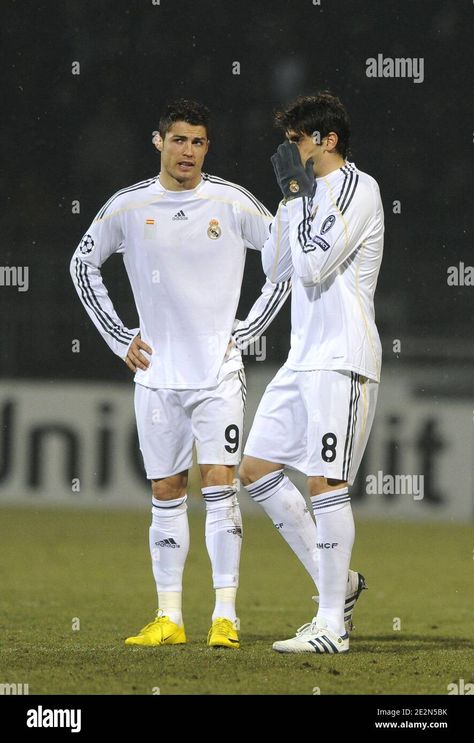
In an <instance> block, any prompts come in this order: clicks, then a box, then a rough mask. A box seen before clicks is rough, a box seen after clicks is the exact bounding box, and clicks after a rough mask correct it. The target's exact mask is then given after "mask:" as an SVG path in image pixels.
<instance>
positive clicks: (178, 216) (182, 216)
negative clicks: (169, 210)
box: [173, 209, 187, 222]
mask: <svg viewBox="0 0 474 743" xmlns="http://www.w3.org/2000/svg"><path fill="white" fill-rule="evenodd" d="M185 219H187V216H186V214H185V213H184V212H183V210H182V209H180V210H179V212H176V214H175V215H174V217H173V222H174V221H179V220H182V221H184V220H185Z"/></svg>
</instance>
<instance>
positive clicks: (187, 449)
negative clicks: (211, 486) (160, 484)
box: [135, 369, 246, 480]
mask: <svg viewBox="0 0 474 743" xmlns="http://www.w3.org/2000/svg"><path fill="white" fill-rule="evenodd" d="M245 396H246V385H245V372H244V370H243V369H239V370H238V371H233V372H230V373H229V374H227V375H226V376H225V377H224V378H223V379H222V380H221V381H220V382H219V384H218V385H217V386H216V387H214V388H213V389H207V390H170V389H152V388H150V387H144V386H143V385H141V384H138V383H136V384H135V417H136V421H137V429H138V440H139V442H140V450H141V452H142V455H143V461H144V463H145V470H146V475H147V477H148V479H150V480H152V479H153V480H157V479H160V478H163V477H169V476H171V475H176V474H178V473H179V472H183V471H184V470H188V469H189V468H190V467H191V466H192V463H193V444H194V443H196V452H197V461H198V463H199V464H227V465H236V464H238V463H239V462H240V458H241V449H242V431H243V417H244V405H245Z"/></svg>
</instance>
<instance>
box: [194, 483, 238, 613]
mask: <svg viewBox="0 0 474 743" xmlns="http://www.w3.org/2000/svg"><path fill="white" fill-rule="evenodd" d="M202 494H203V497H204V500H205V503H206V546H207V551H208V554H209V559H210V561H211V565H212V580H213V585H214V588H215V589H216V604H215V607H214V611H213V613H212V619H213V621H214V619H216V617H225V618H226V619H230V620H232V621H235V618H236V614H235V596H236V592H237V586H238V585H239V564H240V550H241V547H242V517H241V515H240V508H239V502H238V500H237V488H235V487H233V486H232V485H213V486H212V487H208V488H202ZM223 588H230V589H233V593H232V592H229V593H226V594H225V601H223V600H222V594H220V595H219V596H218V595H217V589H223Z"/></svg>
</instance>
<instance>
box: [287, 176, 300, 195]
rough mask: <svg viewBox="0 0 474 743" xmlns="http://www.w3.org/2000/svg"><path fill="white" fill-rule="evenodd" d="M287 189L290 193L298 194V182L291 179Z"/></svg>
mask: <svg viewBox="0 0 474 743" xmlns="http://www.w3.org/2000/svg"><path fill="white" fill-rule="evenodd" d="M289 189H290V191H291V193H298V191H299V190H300V187H299V184H298V181H297V180H295V179H294V178H292V179H291V181H290V183H289Z"/></svg>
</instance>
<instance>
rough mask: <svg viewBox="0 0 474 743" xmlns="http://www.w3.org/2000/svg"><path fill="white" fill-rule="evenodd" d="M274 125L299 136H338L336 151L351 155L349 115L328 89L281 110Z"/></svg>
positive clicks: (343, 155)
mask: <svg viewBox="0 0 474 743" xmlns="http://www.w3.org/2000/svg"><path fill="white" fill-rule="evenodd" d="M275 125H276V126H278V127H282V128H283V129H284V130H285V131H289V130H290V129H292V130H293V131H294V132H296V133H297V134H308V135H309V136H311V135H312V134H313V132H315V131H316V132H319V135H320V137H321V139H323V138H324V137H326V136H327V135H328V134H329V132H335V133H336V134H337V136H338V143H337V147H336V152H338V153H339V154H340V155H341V156H342V157H344V158H345V157H346V156H347V155H348V154H349V140H350V135H351V124H350V120H349V115H348V113H347V111H346V109H345V108H344V106H343V105H342V103H341V101H340V100H339V98H338V97H337V96H335V95H333V94H332V93H330V92H329V91H328V90H324V91H322V92H320V93H316V95H306V96H305V95H301V96H299V97H298V98H297V99H296V100H295V101H293V103H290V105H289V106H287V107H286V108H285V109H284V110H282V111H277V113H276V114H275Z"/></svg>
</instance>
